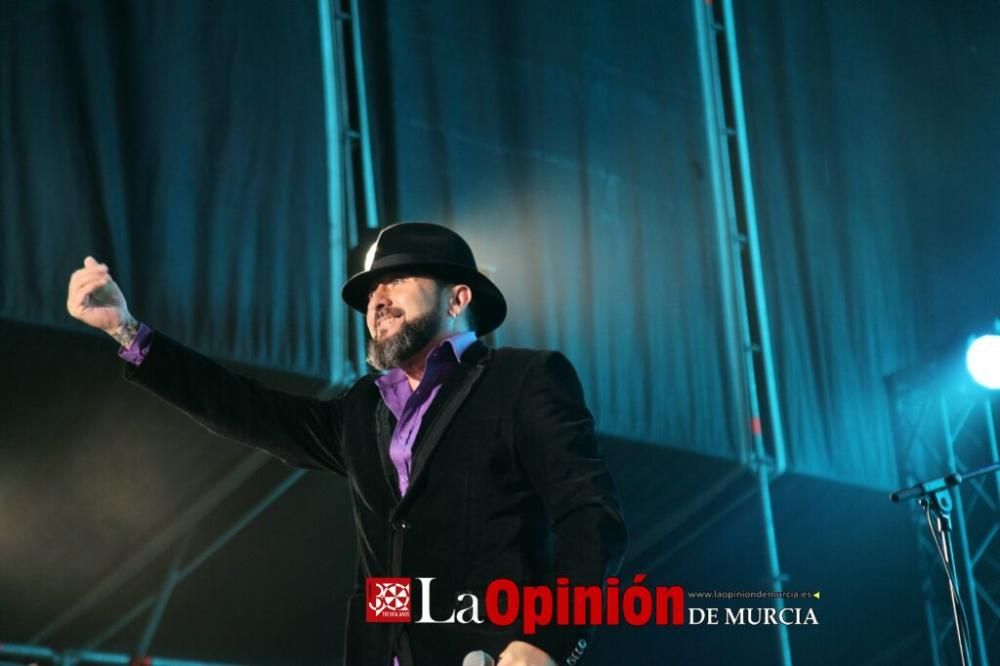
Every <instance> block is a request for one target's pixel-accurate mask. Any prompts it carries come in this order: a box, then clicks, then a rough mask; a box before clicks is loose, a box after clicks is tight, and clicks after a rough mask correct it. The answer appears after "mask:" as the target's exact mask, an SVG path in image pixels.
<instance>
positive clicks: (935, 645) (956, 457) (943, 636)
mask: <svg viewBox="0 0 1000 666" xmlns="http://www.w3.org/2000/svg"><path fill="white" fill-rule="evenodd" d="M889 389H890V396H891V399H892V401H893V405H892V407H893V417H894V418H893V420H894V429H895V431H896V438H897V443H898V446H899V447H900V448H899V456H898V459H899V460H900V461H901V470H900V471H901V474H902V476H903V479H904V482H903V483H904V485H907V486H909V485H913V484H916V483H920V482H921V481H923V480H926V479H929V478H934V477H939V476H942V475H945V474H948V473H949V472H952V471H957V472H959V473H963V472H966V471H969V470H970V469H975V468H978V467H982V466H984V465H988V464H990V463H996V462H1000V456H998V452H997V430H996V421H995V418H994V414H995V410H996V407H997V403H998V402H1000V398H998V396H997V395H996V392H993V393H990V392H987V391H985V390H983V389H981V388H979V387H978V386H976V385H975V384H974V383H973V382H972V380H971V378H968V377H967V376H966V373H965V372H964V368H963V367H962V364H961V363H960V361H959V359H957V358H956V359H955V361H954V362H951V363H948V362H941V363H937V364H933V365H929V366H927V367H924V368H921V369H918V370H916V371H908V372H904V373H899V374H897V375H896V376H893V377H892V378H890V380H889ZM951 492H952V496H953V498H954V509H953V511H952V520H953V524H954V539H955V561H956V565H957V568H958V576H959V589H960V591H961V595H962V598H963V601H964V607H965V613H966V616H967V620H968V627H969V632H970V634H971V639H972V660H971V661H970V663H971V664H976V665H978V666H988V664H990V663H993V662H991V661H990V654H989V652H990V650H989V648H990V647H991V646H992V647H993V651H994V652H995V653H996V652H997V650H996V645H997V643H998V641H1000V538H998V533H1000V474H990V475H986V476H983V477H979V478H973V479H968V480H967V481H965V482H964V483H963V484H962V485H960V486H958V487H957V488H955V489H953V490H952V491H951ZM912 518H913V522H914V527H915V529H916V531H917V534H918V550H919V556H920V571H921V574H922V576H923V580H922V582H921V590H922V593H923V597H924V617H925V620H926V622H927V635H928V639H929V642H930V646H929V647H930V656H931V660H932V663H933V664H934V666H950V665H952V664H958V663H960V661H959V654H958V649H957V645H956V644H955V639H954V633H955V629H954V626H955V625H954V622H955V620H954V617H953V615H952V613H951V608H950V601H949V598H948V595H947V594H946V591H947V589H948V585H947V582H946V578H945V575H944V569H943V568H942V566H941V562H940V557H939V555H938V552H937V549H936V546H935V544H934V542H933V540H932V538H931V536H930V533H929V531H928V529H927V523H926V519H925V516H924V514H923V512H922V511H921V510H920V509H919V507H917V506H916V505H914V508H913V510H912ZM998 657H1000V653H996V654H993V658H994V659H996V658H998Z"/></svg>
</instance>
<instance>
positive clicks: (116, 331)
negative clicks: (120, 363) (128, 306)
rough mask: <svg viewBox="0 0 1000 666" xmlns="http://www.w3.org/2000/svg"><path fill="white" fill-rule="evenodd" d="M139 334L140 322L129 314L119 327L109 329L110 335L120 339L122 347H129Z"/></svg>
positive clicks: (119, 342)
mask: <svg viewBox="0 0 1000 666" xmlns="http://www.w3.org/2000/svg"><path fill="white" fill-rule="evenodd" d="M138 334H139V322H138V321H136V320H135V317H133V316H132V315H127V316H126V318H125V319H124V321H122V323H121V325H120V326H119V327H118V328H113V329H111V330H110V331H108V335H110V336H111V337H113V338H114V339H115V340H117V341H118V344H120V345H121V346H122V347H125V348H128V347H129V346H131V344H132V341H133V340H135V337H136V336H137V335H138Z"/></svg>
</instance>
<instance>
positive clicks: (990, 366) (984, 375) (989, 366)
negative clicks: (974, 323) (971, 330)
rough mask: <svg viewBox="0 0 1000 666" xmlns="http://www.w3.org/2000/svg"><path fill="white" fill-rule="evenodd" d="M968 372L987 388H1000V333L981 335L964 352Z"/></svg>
mask: <svg viewBox="0 0 1000 666" xmlns="http://www.w3.org/2000/svg"><path fill="white" fill-rule="evenodd" d="M965 366H966V367H967V368H968V369H969V374H970V375H972V378H973V379H975V380H976V382H978V383H979V384H981V385H982V386H985V387H986V388H988V389H991V390H996V389H1000V335H981V336H979V337H978V338H976V339H975V340H973V341H972V344H970V345H969V349H968V350H967V351H966V352H965Z"/></svg>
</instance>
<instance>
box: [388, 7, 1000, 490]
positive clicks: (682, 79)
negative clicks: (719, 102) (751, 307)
mask: <svg viewBox="0 0 1000 666" xmlns="http://www.w3.org/2000/svg"><path fill="white" fill-rule="evenodd" d="M736 4H737V5H738V7H737V23H738V34H739V39H740V54H741V64H742V72H743V77H744V86H745V91H746V101H747V108H746V113H747V117H748V121H749V132H750V145H751V153H752V157H753V167H754V175H755V185H756V192H757V199H758V208H759V217H760V230H761V240H762V252H763V262H764V269H765V281H766V285H767V296H768V305H769V316H770V319H771V323H772V334H773V341H774V347H775V362H776V368H777V375H778V376H777V379H778V391H779V399H780V401H781V408H782V411H783V415H784V423H783V425H784V429H785V433H786V439H787V444H788V449H789V461H790V465H791V469H793V470H794V471H798V472H803V473H808V474H813V475H817V476H821V477H825V478H830V479H836V480H841V481H846V482H850V483H856V484H861V485H865V486H870V487H875V488H880V489H885V488H889V487H892V486H894V485H896V484H897V483H898V481H899V479H898V478H897V477H898V472H897V465H896V459H895V455H896V454H895V451H894V449H895V447H894V442H893V435H892V431H891V426H890V412H889V405H888V402H889V401H888V398H887V395H886V388H885V384H884V377H885V376H886V375H888V374H890V373H892V372H895V371H896V370H899V369H901V368H905V367H907V366H910V365H912V364H914V363H917V362H920V361H921V360H924V359H926V358H929V357H930V356H931V355H932V354H933V352H934V351H935V349H936V348H937V347H938V346H940V345H941V344H943V343H944V342H945V341H947V340H953V339H954V338H955V337H956V336H959V337H960V336H961V335H964V333H963V332H962V331H963V330H966V329H967V328H968V327H969V326H970V325H971V324H972V322H973V321H976V320H977V317H978V318H979V320H980V321H981V320H982V317H983V316H984V315H985V316H987V318H988V317H989V316H992V315H993V314H995V313H996V312H997V304H998V302H1000V299H998V298H997V296H998V287H997V285H998V281H997V280H996V279H995V276H994V275H993V274H994V273H995V267H996V265H997V260H998V258H1000V253H998V252H997V250H998V245H997V241H998V239H1000V232H998V227H1000V225H998V223H997V220H998V219H1000V211H998V201H997V197H996V196H995V194H993V192H995V191H996V188H995V186H994V185H995V182H994V181H995V180H996V174H997V173H1000V169H998V166H1000V165H998V164H997V162H998V155H1000V153H998V152H997V151H996V150H995V149H994V148H995V146H996V145H997V142H996V141H995V140H994V139H995V138H996V134H997V129H996V128H997V127H998V125H997V122H996V117H997V116H998V115H1000V100H998V95H997V92H996V91H997V90H1000V86H998V83H1000V80H998V78H1000V76H998V68H997V67H996V63H997V62H1000V53H998V50H1000V49H998V46H997V44H998V42H997V40H995V39H993V37H992V35H993V34H994V32H995V28H996V26H997V25H1000V23H998V20H997V9H996V8H995V6H991V5H990V4H989V3H974V2H969V3H963V4H965V5H967V6H966V7H965V8H964V9H963V10H962V11H951V10H950V9H949V8H947V7H944V6H942V5H940V3H935V2H931V1H929V0H928V1H927V2H917V3H903V4H898V3H897V4H895V5H880V6H878V7H873V6H869V5H866V4H859V3H848V2H834V3H796V2H788V1H785V0H771V1H769V2H764V3H736ZM380 16H381V21H382V23H381V24H380V25H379V26H378V28H380V29H381V31H382V32H384V33H385V36H386V37H385V39H384V44H385V46H384V48H385V50H386V52H387V55H386V56H385V58H386V63H387V64H386V71H387V75H386V76H387V79H388V82H387V83H382V84H381V85H382V86H383V88H384V90H383V91H382V94H383V97H384V98H385V99H386V100H388V102H389V103H388V105H387V106H386V107H385V108H383V109H382V113H383V122H384V125H385V127H384V129H383V137H382V139H383V141H387V142H388V143H389V145H388V147H385V146H383V154H385V155H389V156H391V157H390V158H389V159H387V160H386V162H387V163H388V165H389V167H390V177H389V178H388V179H387V182H388V183H389V184H390V186H392V188H393V189H392V191H391V192H390V193H389V199H390V200H391V201H394V202H395V205H396V207H397V208H398V213H399V216H400V217H402V218H404V219H431V220H437V221H443V222H446V223H448V224H451V225H454V227H455V228H457V229H460V230H463V231H464V232H465V233H466V234H467V235H468V236H469V237H470V238H471V239H472V240H473V241H474V243H475V245H476V248H477V250H478V252H479V255H480V257H481V258H482V259H483V260H485V261H486V263H489V264H492V265H493V266H494V267H495V275H494V277H495V279H496V281H497V283H498V284H499V285H500V286H501V287H502V288H503V290H504V291H505V293H506V294H507V296H508V298H509V300H510V303H511V314H510V318H509V321H508V323H507V324H505V326H504V327H503V328H502V329H501V332H500V335H499V341H500V342H502V343H505V344H514V345H524V346H544V347H555V348H559V349H562V350H564V351H565V352H566V353H567V354H568V355H569V356H570V357H571V359H572V360H573V362H574V363H575V365H576V367H577V368H578V370H579V372H580V375H581V377H582V379H583V383H584V386H585V390H586V392H587V397H588V401H589V403H590V405H591V406H592V408H593V410H594V412H595V414H596V416H597V424H598V427H599V428H600V429H601V430H602V431H604V432H607V433H609V434H613V435H616V436H621V437H627V438H633V439H638V440H642V441H647V442H653V443H658V444H665V445H669V446H675V447H679V448H683V449H687V450H692V451H697V452H701V453H707V454H711V455H717V456H723V457H729V458H733V457H737V456H738V454H739V452H740V450H741V448H742V447H743V445H744V443H745V441H746V431H747V427H746V421H745V409H744V405H743V404H742V401H741V399H740V398H739V396H740V395H741V393H742V391H741V390H738V391H733V390H732V388H733V387H736V388H740V384H739V382H741V381H742V368H741V367H740V366H739V364H734V363H730V362H728V361H727V360H726V359H727V356H726V351H727V350H729V349H732V348H733V347H732V345H734V344H738V341H734V340H732V339H727V338H726V336H725V335H724V333H723V326H722V316H721V313H722V311H723V301H724V298H723V296H722V293H723V290H722V288H721V285H720V283H719V278H718V275H719V273H718V268H719V264H718V255H717V253H716V247H717V245H716V244H717V242H718V239H717V238H716V236H715V234H714V230H713V226H712V225H713V223H712V219H713V211H712V207H711V199H710V197H709V191H708V184H707V181H706V178H705V169H706V166H705V165H706V152H705V151H706V146H705V140H704V136H705V129H704V120H703V115H702V113H703V110H702V99H701V92H700V80H699V77H698V65H697V54H696V43H695V27H694V22H693V16H692V5H691V4H690V3H662V2H628V3H620V2H586V3H569V4H567V3H564V2H558V1H555V0H553V1H550V2H539V1H532V2H514V3H496V4H489V3H485V4H473V5H470V4H469V3H464V2H459V1H457V0H436V1H432V2H424V3H411V2H403V1H390V2H387V3H386V8H385V10H384V12H383V13H382V14H381V15H380ZM380 34H381V33H380ZM984 243H985V244H984ZM944 251H948V254H949V256H948V257H947V258H944V257H943V252H944ZM977 276H978V278H979V279H978V280H974V279H971V278H974V277H977Z"/></svg>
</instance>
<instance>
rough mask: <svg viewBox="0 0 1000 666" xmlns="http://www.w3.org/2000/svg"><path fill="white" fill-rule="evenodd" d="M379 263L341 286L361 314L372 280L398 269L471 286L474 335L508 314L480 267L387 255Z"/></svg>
mask: <svg viewBox="0 0 1000 666" xmlns="http://www.w3.org/2000/svg"><path fill="white" fill-rule="evenodd" d="M401 259H403V258H401ZM378 264H379V265H378V266H373V267H372V268H371V269H370V270H367V271H361V272H360V273H358V274H356V275H354V276H352V277H351V279H349V280H348V281H347V282H346V283H345V284H344V288H343V289H342V290H341V297H342V298H343V299H344V302H345V303H347V304H348V305H349V306H350V307H352V308H354V309H355V310H357V311H358V312H360V313H362V314H364V313H366V312H367V310H368V294H370V293H371V291H372V287H373V286H374V284H375V282H376V281H377V280H378V279H379V278H381V277H382V276H383V275H385V274H386V273H394V272H397V271H398V272H402V273H413V274H415V275H426V276H429V277H435V278H440V279H443V280H448V281H453V282H455V283H457V284H467V285H469V288H470V289H472V303H471V305H472V308H473V311H474V312H475V314H476V335H477V336H483V335H486V334H487V333H490V332H491V331H493V330H495V329H496V328H497V327H498V326H500V324H502V323H503V320H504V319H505V318H506V317H507V301H506V299H504V297H503V294H502V293H501V292H500V289H499V288H497V286H496V285H495V284H493V282H492V281H491V280H490V279H489V278H488V277H486V276H485V275H483V274H482V273H480V272H479V271H475V270H471V269H470V268H468V267H466V266H459V265H457V264H451V263H441V262H413V261H410V260H401V261H393V258H392V257H386V258H385V259H384V260H382V261H380V262H378Z"/></svg>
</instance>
